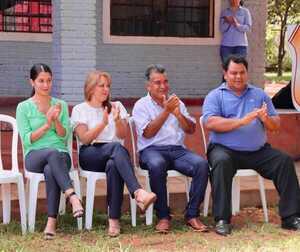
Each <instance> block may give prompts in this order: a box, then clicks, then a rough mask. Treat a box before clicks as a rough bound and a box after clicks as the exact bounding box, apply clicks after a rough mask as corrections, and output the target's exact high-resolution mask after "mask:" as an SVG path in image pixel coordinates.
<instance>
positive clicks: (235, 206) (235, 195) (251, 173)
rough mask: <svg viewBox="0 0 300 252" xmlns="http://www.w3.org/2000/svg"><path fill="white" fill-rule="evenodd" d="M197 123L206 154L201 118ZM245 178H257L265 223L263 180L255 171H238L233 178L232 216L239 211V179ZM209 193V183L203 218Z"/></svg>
mask: <svg viewBox="0 0 300 252" xmlns="http://www.w3.org/2000/svg"><path fill="white" fill-rule="evenodd" d="M199 123H200V128H201V134H202V140H203V146H204V150H205V153H206V152H207V139H206V134H205V127H204V124H203V117H202V116H201V117H200V119H199ZM246 176H257V178H258V183H259V191H260V198H261V203H262V207H263V211H264V218H265V222H269V218H268V209H267V201H266V192H265V185H264V180H263V178H262V177H261V176H260V175H259V174H258V173H257V172H256V171H255V170H252V169H241V170H238V171H237V173H236V174H235V176H234V178H233V181H232V192H231V195H232V199H231V201H232V214H233V215H236V214H237V213H238V212H239V211H240V191H241V189H240V177H246ZM210 193H211V185H210V183H208V185H207V188H206V192H205V198H204V211H203V215H204V216H207V214H208V206H209V198H210Z"/></svg>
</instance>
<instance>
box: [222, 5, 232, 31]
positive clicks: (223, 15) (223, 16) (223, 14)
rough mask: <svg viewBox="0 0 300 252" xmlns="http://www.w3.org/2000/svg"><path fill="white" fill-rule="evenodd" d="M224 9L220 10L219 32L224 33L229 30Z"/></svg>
mask: <svg viewBox="0 0 300 252" xmlns="http://www.w3.org/2000/svg"><path fill="white" fill-rule="evenodd" d="M225 16H226V11H225V10H224V11H222V13H221V16H220V31H221V33H225V32H227V31H228V30H229V28H230V26H231V25H230V24H229V23H227V22H226V21H225Z"/></svg>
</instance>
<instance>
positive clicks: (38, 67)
mask: <svg viewBox="0 0 300 252" xmlns="http://www.w3.org/2000/svg"><path fill="white" fill-rule="evenodd" d="M41 72H44V73H49V74H50V75H51V76H52V71H51V68H50V67H49V66H47V65H46V64H43V63H38V64H34V65H33V66H32V68H31V69H30V79H31V80H32V81H35V80H36V78H37V77H38V76H39V74H40V73H41ZM34 94H35V90H34V88H32V91H31V95H30V96H31V97H32V96H34Z"/></svg>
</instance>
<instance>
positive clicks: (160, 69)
mask: <svg viewBox="0 0 300 252" xmlns="http://www.w3.org/2000/svg"><path fill="white" fill-rule="evenodd" d="M165 72H166V69H165V68H164V66H163V65H161V64H151V65H149V66H147V69H146V71H145V77H146V79H147V80H150V75H151V73H161V74H164V73H165Z"/></svg>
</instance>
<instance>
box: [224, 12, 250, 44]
mask: <svg viewBox="0 0 300 252" xmlns="http://www.w3.org/2000/svg"><path fill="white" fill-rule="evenodd" d="M225 16H234V17H235V18H236V19H237V21H238V23H239V24H240V26H239V27H235V26H234V25H231V24H228V23H227V22H225V19H224V17H225ZM251 26H252V19H251V14H250V12H249V10H248V9H246V8H244V7H241V6H240V7H239V9H238V10H237V11H236V12H235V13H234V12H233V11H232V10H231V9H230V8H226V9H225V10H223V11H222V13H221V16H220V30H221V32H222V35H223V36H222V41H221V45H222V46H248V39H247V34H246V33H247V32H248V31H250V29H251Z"/></svg>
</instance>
